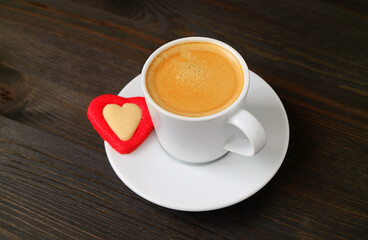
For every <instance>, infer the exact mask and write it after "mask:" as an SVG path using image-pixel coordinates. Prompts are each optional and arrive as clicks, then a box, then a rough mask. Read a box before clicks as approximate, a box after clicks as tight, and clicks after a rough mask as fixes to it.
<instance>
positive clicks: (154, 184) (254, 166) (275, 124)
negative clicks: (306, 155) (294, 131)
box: [105, 71, 289, 211]
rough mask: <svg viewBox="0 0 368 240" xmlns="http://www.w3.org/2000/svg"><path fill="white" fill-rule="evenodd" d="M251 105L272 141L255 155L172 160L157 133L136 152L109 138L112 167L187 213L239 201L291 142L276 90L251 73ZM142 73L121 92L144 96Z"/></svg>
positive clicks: (266, 177)
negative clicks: (119, 147)
mask: <svg viewBox="0 0 368 240" xmlns="http://www.w3.org/2000/svg"><path fill="white" fill-rule="evenodd" d="M250 77H251V85H250V89H249V93H248V98H247V102H246V105H245V106H244V107H245V109H247V110H248V111H249V112H251V113H252V114H253V115H254V116H256V117H257V118H258V119H259V120H260V121H261V122H262V124H263V126H264V128H265V130H266V132H267V137H268V138H267V144H266V146H265V147H264V149H263V150H262V151H261V152H260V153H258V154H257V155H256V156H253V157H244V156H240V155H237V154H235V153H228V154H226V155H224V156H223V157H221V158H220V159H218V160H216V161H214V162H211V163H207V164H201V165H191V164H187V163H183V162H180V161H177V160H174V159H172V158H171V157H170V156H169V155H167V153H166V152H165V151H164V150H163V148H162V147H161V146H160V144H159V143H158V141H157V138H156V134H155V132H154V131H153V132H152V133H151V134H150V136H149V137H148V138H147V139H146V140H145V141H144V142H143V143H142V145H140V146H139V147H138V148H137V149H136V150H135V151H134V152H132V153H130V154H119V153H118V152H116V151H115V150H114V149H113V148H112V147H111V146H110V145H109V144H108V143H107V142H105V149H106V154H107V157H108V159H109V161H110V163H111V166H112V168H113V169H114V171H115V172H116V174H117V175H118V176H119V178H120V179H121V180H122V181H123V182H124V183H125V184H126V185H127V186H128V187H129V188H130V189H131V190H132V191H134V192H135V193H137V194H138V195H140V196H141V197H143V198H145V199H146V200H148V201H150V202H153V203H155V204H157V205H160V206H163V207H166V208H171V209H175V210H183V211H208V210H215V209H220V208H224V207H227V206H230V205H233V204H236V203H238V202H240V201H242V200H244V199H246V198H248V197H250V196H251V195H253V194H254V193H256V192H257V191H258V190H260V189H261V188H262V187H263V186H264V185H266V184H267V183H268V182H269V181H270V180H271V178H272V177H273V176H274V175H275V173H276V172H277V170H278V169H279V168H280V166H281V164H282V162H283V160H284V158H285V155H286V151H287V148H288V143H289V123H288V119H287V115H286V112H285V109H284V107H283V105H282V103H281V101H280V99H279V97H278V96H277V94H276V93H275V92H274V91H273V89H272V88H271V87H270V86H269V85H268V84H267V83H266V82H265V81H264V80H263V79H262V78H260V77H259V76H258V75H256V74H255V73H253V72H252V71H250ZM142 94H143V93H142V90H141V86H140V75H139V76H137V77H136V78H134V79H133V80H132V81H131V82H130V83H129V84H128V85H126V86H125V87H124V89H123V90H122V91H121V92H120V93H119V96H122V97H134V96H142Z"/></svg>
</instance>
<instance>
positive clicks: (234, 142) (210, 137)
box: [141, 37, 267, 163]
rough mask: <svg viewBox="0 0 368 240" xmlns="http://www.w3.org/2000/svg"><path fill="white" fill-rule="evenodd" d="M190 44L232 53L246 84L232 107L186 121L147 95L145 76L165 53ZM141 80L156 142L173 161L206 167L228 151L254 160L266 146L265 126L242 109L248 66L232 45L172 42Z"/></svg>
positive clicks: (201, 39)
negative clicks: (172, 48)
mask: <svg viewBox="0 0 368 240" xmlns="http://www.w3.org/2000/svg"><path fill="white" fill-rule="evenodd" d="M188 42H206V43H212V44H216V45H219V46H221V47H222V48H225V49H227V50H228V51H230V52H231V53H232V54H233V55H234V56H235V57H236V58H237V60H238V61H239V63H240V64H241V67H242V69H243V73H244V84H243V90H242V92H241V93H240V95H239V97H238V98H237V99H236V100H235V102H234V103H233V104H231V105H230V106H229V107H227V108H226V109H224V110H222V111H220V112H218V113H215V114H213V115H209V116H204V117H186V116H181V115H177V114H174V113H171V112H168V111H167V110H165V109H163V108H162V107H160V106H159V105H158V104H157V103H156V102H155V101H154V100H153V99H152V97H151V96H150V94H149V92H148V89H147V84H146V75H147V70H148V68H149V66H150V64H151V63H152V61H153V60H154V59H155V58H156V57H157V56H158V55H159V54H160V53H162V52H163V51H165V50H166V49H168V48H170V47H173V46H175V45H179V44H183V43H188ZM141 79H142V89H143V94H144V97H145V99H146V102H147V106H148V109H149V112H150V115H151V118H152V121H153V125H154V127H155V132H156V135H157V139H158V141H159V142H160V144H161V146H162V147H163V148H164V149H165V150H166V152H167V153H169V155H171V156H172V157H174V158H176V159H179V160H182V161H185V162H189V163H205V162H210V161H213V160H216V159H218V158H220V157H221V156H223V155H224V154H226V153H227V152H229V151H230V152H234V153H236V154H240V155H243V156H248V157H249V156H253V155H255V154H257V153H258V152H259V151H261V150H262V148H263V147H264V146H265V144H266V139H267V137H266V132H265V130H264V128H263V126H262V125H261V123H260V122H259V121H258V120H257V119H256V118H255V117H254V116H253V115H252V114H251V113H249V112H248V111H246V110H244V109H242V108H241V105H243V104H244V101H245V98H246V96H247V92H248V89H249V84H250V78H249V70H248V66H247V64H246V63H245V61H244V59H243V58H242V56H241V55H240V54H239V53H238V52H237V51H236V50H234V49H233V48H232V47H230V46H229V45H227V44H225V43H223V42H221V41H218V40H215V39H211V38H205V37H187V38H181V39H177V40H174V41H171V42H169V43H166V44H165V45H163V46H161V47H160V48H158V49H157V50H156V51H154V52H153V53H152V54H151V56H150V57H149V58H148V59H147V61H146V62H145V64H144V66H143V70H142V78H141Z"/></svg>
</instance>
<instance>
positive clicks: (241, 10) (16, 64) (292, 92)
mask: <svg viewBox="0 0 368 240" xmlns="http://www.w3.org/2000/svg"><path fill="white" fill-rule="evenodd" d="M367 12H368V4H367V3H366V1H344V0H343V1H337V2H336V1H330V0H320V1H317V0H312V1H306V0H302V1H291V0H281V1H255V0H254V1H253V0H250V1H235V0H234V1H219V0H215V1H208V0H199V1H187V0H186V1H115V0H88V1H87V0H74V1H72V0H68V1H56V0H49V1H46V0H13V1H7V0H0V174H1V175H0V176H1V177H0V189H1V190H0V196H1V199H0V239H366V236H368V207H367V206H368V167H367V166H368V108H367V106H368V31H367V29H368V16H367ZM185 36H208V37H213V38H217V39H219V40H222V41H224V42H226V43H228V44H230V45H232V46H233V47H234V48H235V49H237V50H238V51H239V52H240V53H241V54H242V55H243V57H244V59H245V60H246V62H247V63H248V66H249V68H250V69H251V70H253V71H254V72H256V73H257V74H259V75H260V76H262V77H263V78H264V79H265V80H266V81H267V82H268V83H269V84H270V85H271V86H272V87H273V88H274V90H275V91H276V92H277V94H278V95H279V97H280V98H281V100H282V102H283V103H284V106H285V108H286V111H287V114H288V118H289V121H290V145H289V149H288V153H287V156H286V158H285V161H284V163H283V165H282V167H281V168H280V170H279V172H278V173H277V174H276V175H275V177H274V178H273V179H272V180H271V181H270V182H269V183H268V184H267V185H266V186H265V187H264V188H263V189H262V190H260V191H259V192H258V193H256V194H255V195H253V196H252V197H250V198H249V199H247V200H245V201H243V202H241V203H239V204H236V205H234V206H231V207H228V208H225V209H221V210H217V211H211V212H203V213H187V212H180V211H173V210H168V209H165V208H162V207H159V206H156V205H154V204H152V203H150V202H148V201H146V200H144V199H142V198H140V197H139V196H137V195H136V194H135V193H133V192H132V191H131V190H130V189H129V188H127V187H126V186H125V185H124V184H123V183H122V182H121V181H120V180H119V179H118V177H117V176H116V175H115V173H114V172H113V170H112V168H111V166H110V165H109V163H108V160H107V158H106V155H105V152H104V148H103V142H102V140H101V139H100V138H99V136H98V135H97V133H96V132H95V131H94V130H93V128H92V127H91V125H90V123H89V122H88V119H87V117H86V109H87V106H88V104H89V103H90V101H91V100H92V99H93V98H95V97H96V96H98V95H101V94H105V93H109V94H116V93H118V92H119V91H120V90H121V89H122V88H123V87H124V86H125V85H126V84H127V83H128V82H129V81H130V80H131V79H132V78H134V77H135V76H136V75H138V74H139V73H140V71H141V68H142V66H143V64H144V62H145V60H146V59H147V58H148V56H149V55H150V53H152V52H153V51H154V50H155V49H156V48H158V47H159V46H160V45H162V44H164V43H165V42H168V41H170V40H173V39H176V38H180V37H185Z"/></svg>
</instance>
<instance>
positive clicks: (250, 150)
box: [224, 109, 267, 157]
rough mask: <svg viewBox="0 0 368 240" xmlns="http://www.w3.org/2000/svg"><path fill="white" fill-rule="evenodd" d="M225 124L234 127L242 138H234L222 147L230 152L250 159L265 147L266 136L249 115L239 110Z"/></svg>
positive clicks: (256, 121) (259, 124)
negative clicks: (240, 133) (241, 134)
mask: <svg viewBox="0 0 368 240" xmlns="http://www.w3.org/2000/svg"><path fill="white" fill-rule="evenodd" d="M227 123H229V124H232V125H234V126H235V127H237V128H238V129H240V131H241V132H243V133H244V135H245V138H244V137H242V136H234V137H233V138H231V139H230V140H229V141H228V142H227V143H226V144H225V146H224V148H225V149H226V150H228V151H230V152H234V153H236V154H240V155H243V156H247V157H251V156H254V155H256V154H257V153H258V152H259V151H261V150H262V148H263V147H264V146H265V145H266V141H267V136H266V131H265V130H264V128H263V126H262V124H261V123H260V122H259V121H258V120H257V118H255V117H254V116H253V115H252V114H251V113H249V112H247V111H245V110H243V109H240V110H238V111H237V112H236V113H235V114H233V115H232V116H230V117H229V118H228V120H227Z"/></svg>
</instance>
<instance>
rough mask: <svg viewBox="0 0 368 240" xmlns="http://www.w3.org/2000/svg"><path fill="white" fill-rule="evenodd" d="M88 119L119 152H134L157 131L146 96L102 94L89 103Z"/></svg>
mask: <svg viewBox="0 0 368 240" xmlns="http://www.w3.org/2000/svg"><path fill="white" fill-rule="evenodd" d="M87 117H88V119H89V121H90V122H91V123H92V125H93V127H94V128H95V130H96V131H97V132H98V133H99V134H100V136H101V137H102V138H103V139H104V140H105V141H107V142H108V143H109V144H110V145H111V147H113V148H114V149H115V150H116V151H118V152H119V153H130V152H132V151H134V150H135V149H136V148H137V147H138V146H139V145H140V144H141V143H142V142H143V141H144V140H145V139H146V138H147V137H148V135H149V134H150V133H151V131H152V130H153V124H152V120H151V116H150V114H149V112H148V108H147V105H146V101H145V99H144V98H143V97H132V98H123V97H119V96H116V95H110V94H106V95H101V96H99V97H97V98H95V99H93V100H92V102H91V103H90V104H89V106H88V110H87Z"/></svg>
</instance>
